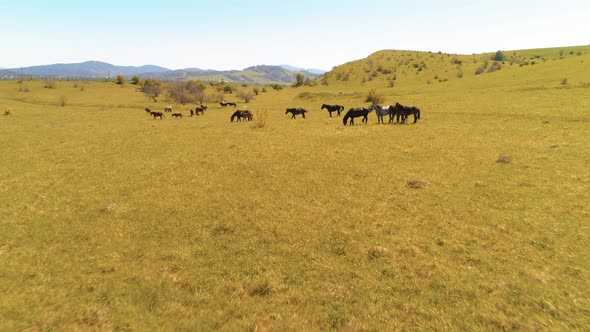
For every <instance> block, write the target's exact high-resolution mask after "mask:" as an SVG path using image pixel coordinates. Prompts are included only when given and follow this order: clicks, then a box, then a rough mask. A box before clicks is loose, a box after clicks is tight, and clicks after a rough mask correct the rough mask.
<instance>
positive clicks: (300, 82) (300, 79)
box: [293, 73, 305, 88]
mask: <svg viewBox="0 0 590 332" xmlns="http://www.w3.org/2000/svg"><path fill="white" fill-rule="evenodd" d="M304 83H305V75H303V74H302V73H298V74H297V77H296V78H295V83H293V87H295V88H296V87H300V86H302V85H303V84H304Z"/></svg>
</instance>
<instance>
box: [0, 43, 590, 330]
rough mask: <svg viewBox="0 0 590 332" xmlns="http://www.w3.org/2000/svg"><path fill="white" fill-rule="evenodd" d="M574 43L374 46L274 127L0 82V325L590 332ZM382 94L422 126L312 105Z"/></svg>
mask: <svg viewBox="0 0 590 332" xmlns="http://www.w3.org/2000/svg"><path fill="white" fill-rule="evenodd" d="M563 49H564V50H565V52H563V53H564V54H563V55H560V54H559V51H560V50H561V49H547V50H528V51H518V52H514V53H513V52H505V53H506V55H507V56H512V57H513V60H514V63H513V64H512V65H510V64H509V61H508V60H507V61H505V63H504V64H502V68H501V69H499V70H497V71H494V72H488V71H487V69H486V71H485V72H483V73H482V74H479V75H476V74H475V71H476V69H477V68H478V67H480V66H483V65H484V62H485V59H487V58H489V57H490V56H492V55H493V54H486V55H461V56H454V55H447V54H436V53H424V52H421V53H418V52H409V51H381V52H377V53H375V54H373V55H371V56H369V57H368V58H366V59H363V60H358V61H354V62H351V63H348V64H345V65H342V66H338V67H335V68H334V69H333V70H332V71H331V72H330V73H329V74H327V75H326V77H325V79H319V80H318V81H317V83H318V84H317V85H315V86H303V87H299V88H285V89H283V90H280V91H275V90H273V89H270V88H268V89H267V92H262V93H260V94H259V95H258V96H256V97H255V98H254V99H253V100H252V101H251V102H250V103H249V104H248V105H246V106H247V109H249V110H252V111H253V112H254V113H255V114H256V115H257V116H260V115H261V114H264V113H265V114H266V115H267V118H266V125H265V126H264V127H263V128H256V127H255V126H254V125H253V123H243V122H242V123H236V122H230V121H229V118H230V115H231V113H232V112H233V110H234V109H228V108H223V109H222V108H221V107H220V106H219V105H218V104H216V103H214V102H208V103H206V104H207V105H209V109H208V110H207V111H206V113H205V115H204V116H198V117H192V118H191V117H186V116H187V115H188V109H189V108H190V106H189V105H185V106H183V105H176V104H173V105H172V106H173V108H174V110H175V111H181V112H183V113H184V115H185V118H183V119H172V118H171V117H170V115H167V117H166V118H165V119H163V120H159V119H158V120H155V119H152V118H150V117H149V115H148V114H146V113H145V112H144V110H143V109H144V107H151V108H152V109H153V110H161V109H163V107H164V105H167V104H168V103H169V102H168V101H166V100H165V98H164V97H161V98H160V100H159V102H157V103H155V102H153V101H152V100H151V99H149V98H146V97H145V96H144V95H143V94H142V93H141V92H137V91H136V86H134V85H130V84H127V85H124V86H119V85H115V84H114V83H113V82H82V81H78V82H70V81H57V82H55V87H54V88H53V89H47V88H44V84H45V83H44V82H43V81H24V82H22V83H19V82H15V81H7V82H0V112H2V113H4V111H7V110H10V112H11V115H5V116H4V115H1V114H0V147H1V151H2V153H1V154H0V294H1V296H0V330H6V331H8V330H10V331H15V330H31V331H35V330H227V331H235V330H256V331H260V330H262V331H264V330H398V329H399V330H408V329H409V330H514V329H516V330H541V331H542V330H552V331H555V330H563V331H572V330H580V331H582V330H587V329H588V326H590V291H589V289H590V271H589V269H590V255H589V254H588V253H589V252H590V229H589V227H590V208H589V206H588V202H589V201H590V194H589V193H590V47H572V48H563ZM570 52H572V54H570ZM455 58H456V59H455ZM532 61H535V64H531V62H532ZM524 62H529V64H527V65H524ZM491 64H492V61H489V64H488V65H487V66H488V68H489V66H491ZM521 64H522V65H521ZM415 65H417V66H415ZM418 68H422V70H420V71H418ZM459 71H461V72H462V75H461V77H458V76H459V75H457V73H458V72H459ZM374 72H376V73H377V74H374ZM435 77H436V78H435ZM445 79H446V80H445ZM564 79H565V80H564ZM322 80H323V81H322ZM392 82H393V84H392ZM210 88H211V87H209V88H208V89H207V90H206V91H205V93H207V94H209V93H211V91H210ZM372 88H374V89H376V90H377V91H378V92H379V93H381V94H382V95H383V96H384V100H385V103H386V104H393V103H395V102H400V103H402V104H406V105H415V106H417V107H419V108H420V109H421V115H422V118H421V120H420V121H418V122H417V123H416V124H411V122H412V121H410V124H405V125H400V124H391V125H390V124H385V125H381V124H377V119H376V116H375V114H374V113H371V114H370V115H369V122H368V124H366V125H363V124H362V123H361V122H360V120H357V121H356V122H357V124H356V126H346V127H345V126H343V125H342V117H340V118H338V117H333V118H330V117H329V116H328V112H327V111H325V110H320V106H321V104H323V103H328V104H336V103H338V104H343V105H344V106H345V107H346V109H349V108H351V107H359V106H366V105H367V104H368V103H366V102H365V98H366V96H367V93H368V91H369V90H370V89H372ZM248 89H251V87H249V88H248ZM225 100H227V101H236V102H238V109H245V107H244V106H245V104H243V103H241V102H240V100H239V99H238V98H237V97H235V95H233V94H232V95H225ZM62 105H63V106H62ZM286 107H303V108H306V109H308V110H309V113H307V116H306V119H302V118H300V117H299V116H298V117H297V119H296V120H291V119H290V115H285V114H284V113H285V108H286ZM410 119H411V120H413V119H412V118H410ZM500 156H508V157H509V158H510V159H511V162H510V163H498V162H497V160H498V158H499V157H500Z"/></svg>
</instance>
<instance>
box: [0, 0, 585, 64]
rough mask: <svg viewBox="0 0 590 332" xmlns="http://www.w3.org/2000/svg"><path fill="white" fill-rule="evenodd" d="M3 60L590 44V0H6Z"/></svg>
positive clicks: (330, 54)
mask: <svg viewBox="0 0 590 332" xmlns="http://www.w3.org/2000/svg"><path fill="white" fill-rule="evenodd" d="M0 13H2V14H1V15H0V17H1V19H0V45H2V46H1V51H0V67H5V68H11V67H21V66H23V67H26V66H31V65H42V64H51V63H72V62H83V61H87V60H98V61H105V62H109V63H112V64H115V65H129V66H139V65H143V64H155V65H160V66H164V67H167V68H171V69H180V68H188V67H198V68H203V69H208V68H211V69H243V68H245V67H248V66H252V65H260V64H267V65H278V64H290V65H294V66H298V67H305V68H320V69H326V70H329V69H331V68H332V67H333V66H337V65H339V64H342V63H345V62H349V61H352V60H356V59H360V58H364V57H366V56H368V55H369V54H371V53H373V52H375V51H378V50H383V49H404V50H420V51H442V52H446V53H460V54H471V53H481V52H489V51H496V50H513V49H525V48H541V47H553V46H571V45H586V44H590V23H589V22H590V1H589V0H561V1H555V0H552V1H546V0H535V1H531V0H511V1H507V0H497V1H493V0H492V1H485V2H483V1H482V2H478V1H463V0H446V1H426V0H416V1H412V0H407V1H397V0H364V1H363V0H355V1H349V0H325V1H323V0H297V1H284V0H276V1H274V0H273V1H270V0H250V1H237V0H202V1H199V0H196V1H186V0H167V1H152V0H143V1H136V0H100V1H94V0H88V1H86V0H71V1H70V0H48V1H41V0H0Z"/></svg>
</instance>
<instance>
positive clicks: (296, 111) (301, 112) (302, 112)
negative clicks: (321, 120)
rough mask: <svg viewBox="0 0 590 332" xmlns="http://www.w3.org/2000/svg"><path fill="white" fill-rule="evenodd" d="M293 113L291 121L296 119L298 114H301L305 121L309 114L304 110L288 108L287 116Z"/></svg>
mask: <svg viewBox="0 0 590 332" xmlns="http://www.w3.org/2000/svg"><path fill="white" fill-rule="evenodd" d="M289 113H291V114H292V116H291V119H295V115H297V114H301V116H302V117H303V118H304V119H305V113H307V111H306V110H305V109H303V108H300V107H298V108H287V111H286V112H285V114H289Z"/></svg>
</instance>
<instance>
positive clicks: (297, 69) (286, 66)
mask: <svg viewBox="0 0 590 332" xmlns="http://www.w3.org/2000/svg"><path fill="white" fill-rule="evenodd" d="M280 66H281V67H283V68H285V69H287V70H290V71H304V72H309V73H312V74H315V75H323V74H324V73H325V72H327V70H322V69H313V68H299V67H293V66H290V65H280Z"/></svg>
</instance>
